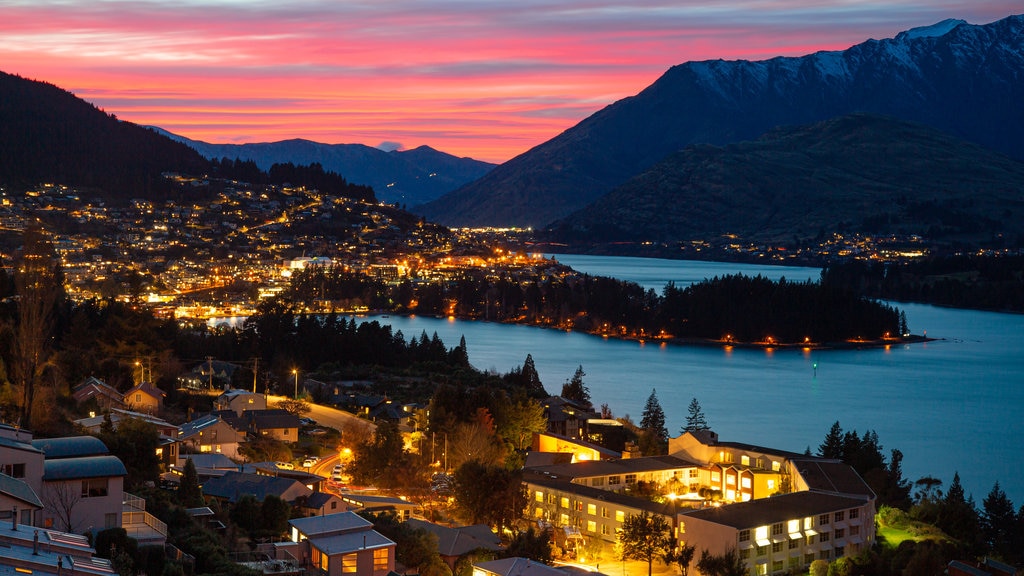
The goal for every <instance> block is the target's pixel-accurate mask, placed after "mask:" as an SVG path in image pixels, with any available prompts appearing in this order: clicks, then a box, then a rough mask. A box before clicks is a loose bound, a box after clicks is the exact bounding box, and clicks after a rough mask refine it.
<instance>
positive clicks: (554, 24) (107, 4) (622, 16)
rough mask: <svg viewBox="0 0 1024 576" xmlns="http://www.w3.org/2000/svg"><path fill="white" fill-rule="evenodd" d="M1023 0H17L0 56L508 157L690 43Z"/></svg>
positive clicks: (161, 121) (93, 84)
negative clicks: (816, 0)
mask: <svg viewBox="0 0 1024 576" xmlns="http://www.w3.org/2000/svg"><path fill="white" fill-rule="evenodd" d="M1015 11H1019V4H1018V2H1016V1H1014V2H1007V1H1003V0H999V1H981V2H976V3H972V4H969V5H965V4H964V3H962V2H952V1H947V0H916V1H912V0H890V1H888V2H876V1H869V2H860V3H856V4H850V3H848V2H831V3H827V4H825V5H822V4H821V3H818V4H814V5H813V6H812V5H809V4H808V3H807V2H805V1H796V0H767V1H766V0H738V1H733V2H729V3H722V2H712V1H710V0H707V1H701V2H696V1H690V0H682V1H680V0H664V1H662V0H643V1H637V2H632V3H619V2H610V1H601V0H559V1H555V0H523V1H521V2H515V3H509V2H502V3H498V2H470V3H467V2H464V1H456V0H418V1H415V2H413V1H412V0H394V1H389V2H376V1H371V0H349V1H346V2H326V1H317V0H304V1H299V2H273V3H272V2H265V1H255V2H240V1H238V0H192V1H189V0H186V1H184V2H178V3H155V2H150V1H142V0H80V1H72V2H66V1H61V2H58V1H56V0H55V1H52V2H51V1H47V0H42V1H41V2H28V1H19V0H15V1H14V2H9V3H8V4H7V5H5V8H4V18H3V20H2V22H0V62H2V63H3V64H2V65H0V66H2V68H3V70H4V71H6V72H10V73H16V74H21V75H22V76H26V77H30V78H35V79H39V80H44V81H47V82H51V83H54V84H56V85H58V86H60V87H62V88H65V89H68V90H70V91H72V92H74V93H75V94H76V95H79V96H80V97H83V98H85V99H86V100H89V101H90V102H93V103H94V104H96V105H97V106H99V107H101V108H103V109H105V110H106V111H108V112H111V113H114V114H117V115H118V117H120V118H122V119H126V120H131V121H134V122H137V123H140V124H154V125H158V126H160V127H162V128H165V129H168V130H171V131H172V132H177V133H179V134H182V135H184V136H188V137H190V138H197V139H202V140H207V141H211V142H240V141H267V140H278V139H284V138H297V137H301V138H309V139H313V140H319V141H323V142H361V143H366V144H372V143H375V142H383V141H395V142H401V143H402V144H403V145H404V146H405V147H408V148H412V147H415V146H418V145H421V144H427V145H430V146H433V147H435V148H438V149H441V150H444V151H446V152H450V153H453V154H458V155H462V156H472V157H476V158H480V159H484V160H490V161H503V160H506V159H508V158H511V157H512V156H514V155H517V154H519V153H521V152H524V151H525V150H527V149H529V148H530V147H532V146H535V145H537V144H539V143H541V142H543V141H545V140H547V139H549V138H551V137H553V136H555V135H557V134H558V133H559V132H561V131H562V130H565V129H566V128H568V127H570V126H572V125H574V124H576V123H577V122H579V121H580V120H582V119H583V118H585V117H586V116H588V115H589V114H591V113H593V112H595V111H597V110H598V109H600V108H602V107H603V106H605V105H607V104H610V103H611V102H613V101H615V100H618V99H620V98H623V97H626V96H629V95H632V94H635V93H637V92H639V91H640V90H642V89H643V88H645V87H646V86H647V85H649V84H650V83H651V82H653V81H654V80H655V79H657V77H658V76H659V75H660V74H661V73H663V72H664V71H665V70H666V69H668V68H669V67H671V66H673V65H675V64H679V63H682V62H685V61H688V60H705V59H715V58H725V59H738V58H747V59H763V58H770V57H774V56H780V55H785V56H796V55H801V54H806V53H809V52H814V51H817V50H823V49H842V48H846V47H848V46H850V45H852V44H855V43H857V42H860V41H863V40H865V39H867V38H869V37H874V38H884V37H891V36H893V35H895V34H896V33H898V32H899V31H901V30H904V29H906V28H910V27H914V26H923V25H928V24H932V23H934V22H937V21H939V20H942V19H944V18H951V17H952V18H962V19H965V20H968V21H969V22H972V23H986V22H990V21H993V20H996V19H998V18H1002V17H1005V16H1007V15H1010V14H1012V13H1014V12H1015Z"/></svg>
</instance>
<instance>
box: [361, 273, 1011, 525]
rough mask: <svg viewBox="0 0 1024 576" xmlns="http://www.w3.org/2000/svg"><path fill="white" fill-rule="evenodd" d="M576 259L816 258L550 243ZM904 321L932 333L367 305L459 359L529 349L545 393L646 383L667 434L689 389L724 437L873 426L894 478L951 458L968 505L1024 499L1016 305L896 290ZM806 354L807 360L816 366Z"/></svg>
mask: <svg viewBox="0 0 1024 576" xmlns="http://www.w3.org/2000/svg"><path fill="white" fill-rule="evenodd" d="M556 258H557V259H558V260H559V261H561V262H562V263H564V264H568V265H569V266H572V267H573V268H575V269H576V270H579V271H581V272H586V273H589V274H594V275H601V276H611V277H615V278H620V279H623V280H630V281H635V282H637V283H639V284H641V285H643V286H644V287H647V288H654V289H655V290H656V291H658V292H659V293H660V291H661V289H662V288H663V287H664V285H665V284H666V283H667V282H668V281H670V280H672V281H674V282H676V284H677V285H680V286H685V285H687V284H689V283H691V282H695V281H700V280H703V279H704V278H710V277H713V276H716V275H719V276H720V275H723V274H731V273H737V272H742V273H744V274H748V275H757V274H761V275H763V276H766V277H769V278H772V279H778V278H779V277H781V276H785V277H786V279H787V280H792V281H802V280H806V279H808V278H810V279H814V280H816V279H817V278H818V273H819V270H817V269H815V268H797V267H780V266H757V265H749V264H732V263H720V262H693V261H681V260H659V259H647V258H626V257H610V256H576V255H557V256H556ZM894 304H895V305H896V306H898V307H899V308H900V309H902V310H905V311H906V313H907V320H908V324H909V327H910V329H911V331H912V332H914V333H916V334H921V333H923V332H926V333H927V335H928V336H929V337H932V338H938V339H939V340H936V341H933V342H928V343H921V344H911V345H900V346H893V347H890V348H876V349H865V350H841V351H840V350H833V351H828V350H823V351H812V352H804V351H800V350H784V351H774V352H771V351H764V350H748V349H732V350H726V349H724V348H716V347H710V348H709V347H697V346H668V345H660V344H651V343H647V344H641V343H638V342H626V341H618V340H611V339H607V340H606V339H603V338H600V337H596V336H589V335H586V334H577V333H567V332H562V331H557V330H550V329H543V328H534V327H528V326H515V325H506V324H496V323H489V322H480V321H461V320H446V319H438V318H432V317H412V318H406V317H400V316H392V317H390V318H386V319H385V318H380V317H378V318H376V319H377V320H378V321H380V322H384V323H390V324H391V325H392V326H393V327H394V328H395V329H396V330H401V331H402V332H403V334H404V335H405V337H406V338H407V339H408V338H411V337H414V336H418V335H419V334H420V332H423V331H426V332H427V334H428V335H432V334H433V333H434V332H436V333H437V334H438V336H440V337H441V339H442V340H444V342H445V344H446V345H447V346H449V347H452V346H455V345H456V344H457V343H458V342H459V338H460V337H461V336H465V337H466V342H467V346H468V350H469V359H470V362H471V363H472V364H473V365H474V366H475V367H477V368H479V369H481V370H491V371H496V372H501V373H504V372H508V371H509V370H511V369H512V368H513V367H517V366H522V364H523V360H524V359H525V358H526V355H527V354H532V355H533V358H534V361H535V363H536V366H537V371H538V373H539V374H540V377H541V380H542V382H543V383H544V387H545V388H546V389H547V390H548V392H549V393H551V394H558V393H559V392H561V388H562V384H563V383H564V382H565V381H566V380H568V379H569V378H570V377H571V376H572V375H573V372H575V370H576V367H577V366H583V369H584V371H585V372H586V377H585V378H584V382H585V383H586V385H587V387H588V388H589V389H590V394H591V398H592V400H593V402H594V404H595V406H600V405H601V404H605V403H606V404H608V405H609V407H610V408H611V409H612V411H613V413H614V415H615V416H616V417H619V416H625V415H629V416H630V417H631V418H632V419H633V420H634V421H637V422H638V421H639V420H640V417H641V414H642V412H643V407H644V404H645V402H646V400H647V397H648V396H649V395H650V393H651V390H652V389H653V390H656V391H657V396H658V400H659V402H660V403H661V406H662V408H663V409H664V410H665V415H666V420H667V422H666V424H667V426H668V429H669V432H670V433H672V434H673V435H677V434H678V433H679V429H680V427H681V426H682V425H683V424H684V422H685V418H686V413H687V406H688V405H689V403H690V400H691V399H692V398H694V397H696V398H697V399H698V400H699V401H700V403H701V406H702V407H703V410H704V413H705V414H706V416H707V419H708V423H709V424H710V425H711V427H712V428H713V429H714V430H715V431H716V432H717V433H718V434H719V437H720V438H722V440H723V441H734V442H746V443H751V444H758V445H762V446H769V447H774V448H780V449H784V450H790V451H795V452H803V451H804V449H806V448H807V447H810V449H811V450H812V451H815V450H817V447H818V445H819V444H820V443H821V441H822V440H823V439H824V437H825V434H826V433H827V432H828V430H829V428H830V427H831V425H832V423H833V422H835V421H837V420H838V421H839V422H840V424H841V425H842V427H843V429H844V430H857V431H858V432H861V433H863V432H864V431H865V430H875V431H876V432H877V433H878V436H879V440H880V442H881V444H882V447H883V450H884V453H885V454H886V457H887V458H888V456H889V451H890V450H891V449H893V448H898V449H899V450H900V451H902V452H903V454H904V461H903V473H904V477H906V478H907V479H908V480H910V481H911V482H913V481H914V480H916V479H918V478H920V477H921V476H925V475H931V476H935V477H937V478H939V479H941V480H942V481H943V482H944V487H946V486H948V484H949V481H950V480H951V479H952V477H953V473H954V472H955V471H959V473H960V478H961V481H962V482H963V484H964V487H965V489H966V490H967V491H968V493H971V494H973V495H974V499H975V502H977V503H978V504H979V505H980V503H981V501H982V500H983V499H984V497H985V496H986V495H987V494H988V492H989V491H990V490H991V488H992V485H993V483H994V482H996V481H997V480H998V481H999V483H1000V486H1002V487H1003V489H1004V490H1006V492H1007V494H1008V496H1009V497H1010V498H1011V499H1012V500H1013V501H1014V503H1015V504H1016V505H1017V506H1020V505H1021V504H1024V478H1022V475H1021V474H1020V470H1021V468H1022V466H1021V461H1019V460H1017V459H1018V458H1021V459H1024V435H1021V434H1020V432H1021V426H1020V424H1019V423H1020V422H1021V421H1022V417H1021V413H1020V410H1021V408H1024V316H1022V315H1010V314H997V313H990V312H977V311H968V310H955V309H944V308H937V307H934V306H927V305H920V304H899V303H894ZM815 364H816V365H817V368H816V369H815V367H814V366H815Z"/></svg>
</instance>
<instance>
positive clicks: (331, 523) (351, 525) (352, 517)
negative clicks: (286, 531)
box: [288, 512, 373, 538]
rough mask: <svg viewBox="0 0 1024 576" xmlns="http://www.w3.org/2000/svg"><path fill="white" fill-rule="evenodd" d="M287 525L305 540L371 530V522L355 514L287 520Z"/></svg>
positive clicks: (342, 513)
mask: <svg viewBox="0 0 1024 576" xmlns="http://www.w3.org/2000/svg"><path fill="white" fill-rule="evenodd" d="M288 523H289V524H291V525H292V527H294V528H295V529H296V530H298V531H299V532H302V533H303V534H305V535H306V537H307V538H312V537H314V536H323V535H330V534H337V533H342V532H362V531H366V530H371V529H372V528H373V523H372V522H370V521H369V520H367V519H365V518H363V517H362V516H359V515H358V514H356V513H355V512H338V513H337V514H324V515H323V516H310V517H308V518H294V519H292V520H289V521H288Z"/></svg>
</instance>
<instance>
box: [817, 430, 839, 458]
mask: <svg viewBox="0 0 1024 576" xmlns="http://www.w3.org/2000/svg"><path fill="white" fill-rule="evenodd" d="M843 451H844V445H843V428H842V427H841V426H840V425H839V421H838V420H836V422H835V424H832V428H830V429H829V431H828V434H826V435H825V441H824V442H822V443H821V445H820V446H818V456H821V457H822V458H835V459H838V460H842V459H843V456H845V454H844V453H843Z"/></svg>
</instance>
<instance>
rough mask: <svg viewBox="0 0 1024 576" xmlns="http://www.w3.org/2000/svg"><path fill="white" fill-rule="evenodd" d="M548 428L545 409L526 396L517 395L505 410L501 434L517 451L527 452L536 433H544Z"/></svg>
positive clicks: (500, 428)
mask: <svg viewBox="0 0 1024 576" xmlns="http://www.w3.org/2000/svg"><path fill="white" fill-rule="evenodd" d="M547 427H548V421H547V419H546V418H544V407H543V406H542V405H541V404H540V402H537V401H536V400H534V399H533V398H530V397H529V396H526V395H525V394H517V395H516V397H515V398H513V400H512V401H511V402H510V403H509V405H508V409H507V410H505V417H504V418H503V422H502V426H500V427H499V433H500V434H501V436H502V437H503V438H505V440H506V441H507V442H509V443H510V444H512V446H514V447H515V449H516V450H525V449H526V448H528V447H529V446H530V444H531V443H532V442H533V435H534V433H536V432H543V431H544V430H546V429H547Z"/></svg>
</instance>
